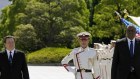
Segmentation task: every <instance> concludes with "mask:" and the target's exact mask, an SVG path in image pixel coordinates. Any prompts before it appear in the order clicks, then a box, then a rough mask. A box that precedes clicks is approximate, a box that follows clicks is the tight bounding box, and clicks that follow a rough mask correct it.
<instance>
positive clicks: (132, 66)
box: [111, 25, 140, 79]
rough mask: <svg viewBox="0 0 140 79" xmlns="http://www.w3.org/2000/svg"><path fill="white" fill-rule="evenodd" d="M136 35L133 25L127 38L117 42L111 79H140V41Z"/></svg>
mask: <svg viewBox="0 0 140 79" xmlns="http://www.w3.org/2000/svg"><path fill="white" fill-rule="evenodd" d="M135 35H136V29H135V27H134V26H132V25H131V26H129V27H128V28H127V30H126V38H123V39H120V40H119V41H117V42H116V46H115V50H114V55H113V61H112V69H111V79H140V39H137V38H135Z"/></svg>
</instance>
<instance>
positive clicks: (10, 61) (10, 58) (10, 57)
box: [9, 51, 13, 64]
mask: <svg viewBox="0 0 140 79" xmlns="http://www.w3.org/2000/svg"><path fill="white" fill-rule="evenodd" d="M9 53H10V55H9V63H10V64H11V63H12V58H13V57H12V52H11V51H10V52H9Z"/></svg>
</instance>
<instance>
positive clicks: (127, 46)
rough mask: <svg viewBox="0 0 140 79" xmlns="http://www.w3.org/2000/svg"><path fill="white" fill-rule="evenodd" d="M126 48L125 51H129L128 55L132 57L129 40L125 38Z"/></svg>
mask: <svg viewBox="0 0 140 79" xmlns="http://www.w3.org/2000/svg"><path fill="white" fill-rule="evenodd" d="M125 46H126V49H125V50H127V53H128V55H129V56H130V57H131V55H130V49H129V45H128V40H127V38H125Z"/></svg>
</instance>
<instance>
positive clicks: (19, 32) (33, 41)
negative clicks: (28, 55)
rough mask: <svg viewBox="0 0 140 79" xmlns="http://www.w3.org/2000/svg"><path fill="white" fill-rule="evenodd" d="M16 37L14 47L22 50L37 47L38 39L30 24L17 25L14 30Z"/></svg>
mask: <svg viewBox="0 0 140 79" xmlns="http://www.w3.org/2000/svg"><path fill="white" fill-rule="evenodd" d="M14 36H15V38H16V48H18V49H21V50H23V51H26V52H27V51H34V50H36V49H38V48H39V42H40V40H39V39H37V38H36V36H37V34H36V33H35V29H34V27H33V26H32V25H31V24H27V25H23V24H21V25H18V26H17V27H16V31H15V32H14Z"/></svg>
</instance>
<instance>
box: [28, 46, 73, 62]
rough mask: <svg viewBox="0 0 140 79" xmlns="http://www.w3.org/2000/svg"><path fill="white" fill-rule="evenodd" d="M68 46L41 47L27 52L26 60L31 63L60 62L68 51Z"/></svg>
mask: <svg viewBox="0 0 140 79" xmlns="http://www.w3.org/2000/svg"><path fill="white" fill-rule="evenodd" d="M70 51H71V49H68V48H51V47H47V48H43V49H41V50H38V51H35V52H32V53H29V54H27V62H28V63H31V64H45V63H60V62H61V60H62V59H63V58H64V57H65V56H66V55H67V54H68V53H70Z"/></svg>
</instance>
